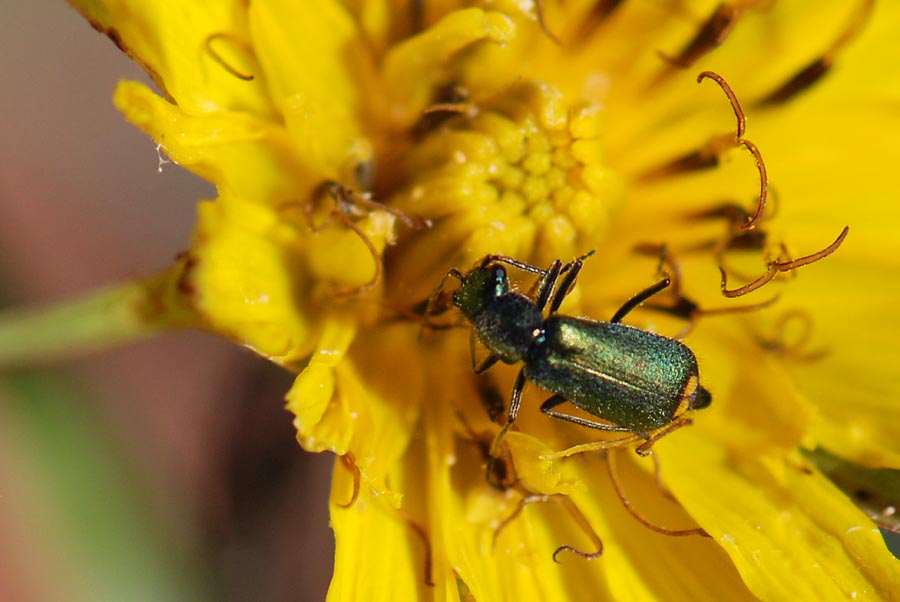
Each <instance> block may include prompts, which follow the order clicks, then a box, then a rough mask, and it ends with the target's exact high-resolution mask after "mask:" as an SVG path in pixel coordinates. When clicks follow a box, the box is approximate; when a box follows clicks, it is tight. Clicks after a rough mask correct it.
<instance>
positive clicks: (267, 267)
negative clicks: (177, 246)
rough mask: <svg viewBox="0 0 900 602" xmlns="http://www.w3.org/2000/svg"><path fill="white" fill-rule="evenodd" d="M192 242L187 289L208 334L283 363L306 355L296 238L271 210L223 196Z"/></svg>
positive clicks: (202, 217)
mask: <svg viewBox="0 0 900 602" xmlns="http://www.w3.org/2000/svg"><path fill="white" fill-rule="evenodd" d="M194 238H195V242H194V245H193V248H192V250H191V251H190V253H189V255H188V257H187V258H186V259H185V273H184V275H183V276H182V282H181V289H182V292H183V293H184V294H186V295H187V296H188V297H189V299H190V303H191V304H192V306H193V307H194V309H195V310H196V311H197V312H198V313H199V314H200V315H201V316H203V317H204V319H205V320H206V322H207V325H208V326H207V327H208V328H210V329H212V330H214V331H215V332H218V333H220V334H223V335H225V336H228V337H230V338H233V339H234V340H236V341H238V342H240V343H243V344H244V345H247V346H248V347H250V348H252V349H254V350H255V351H256V352H257V353H259V354H261V355H264V356H266V357H269V358H270V359H272V360H274V361H277V362H280V363H290V362H292V361H294V360H297V359H299V358H301V357H303V356H305V355H306V354H308V353H309V352H310V350H311V348H312V345H313V344H314V343H315V341H314V340H312V339H311V337H310V325H309V323H308V316H307V315H306V312H305V310H304V308H303V306H302V294H303V292H304V287H303V286H302V285H301V284H300V283H301V282H302V280H301V277H302V270H301V269H299V268H300V267H301V266H302V263H301V258H300V255H298V254H297V252H298V251H299V244H300V243H299V237H298V235H297V232H296V230H295V229H294V228H293V227H291V226H290V225H288V224H285V223H283V222H282V221H281V219H280V216H279V214H278V213H277V212H276V211H274V210H272V209H269V208H267V207H263V206H260V205H256V204H252V203H247V202H244V201H240V200H237V199H235V198H233V197H229V196H222V197H219V199H218V200H217V201H215V202H212V201H205V202H203V203H201V204H200V205H199V207H198V216H197V227H196V230H195V233H194Z"/></svg>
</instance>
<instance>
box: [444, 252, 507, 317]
mask: <svg viewBox="0 0 900 602" xmlns="http://www.w3.org/2000/svg"><path fill="white" fill-rule="evenodd" d="M508 292H509V278H508V277H507V275H506V269H505V268H504V267H503V266H501V265H497V264H491V265H488V266H485V267H477V268H473V269H472V270H470V271H469V273H468V274H466V277H465V278H464V279H463V281H462V284H461V285H460V287H459V288H458V289H457V290H456V292H454V293H453V304H454V305H456V307H458V308H459V311H461V312H462V313H463V315H464V316H466V317H467V318H469V319H472V318H474V317H475V316H477V315H479V314H480V313H481V312H482V311H484V307H485V305H486V304H488V303H489V302H490V301H491V300H492V299H496V298H497V297H499V296H501V295H505V294H506V293H508Z"/></svg>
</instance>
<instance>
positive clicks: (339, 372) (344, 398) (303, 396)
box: [286, 323, 423, 505]
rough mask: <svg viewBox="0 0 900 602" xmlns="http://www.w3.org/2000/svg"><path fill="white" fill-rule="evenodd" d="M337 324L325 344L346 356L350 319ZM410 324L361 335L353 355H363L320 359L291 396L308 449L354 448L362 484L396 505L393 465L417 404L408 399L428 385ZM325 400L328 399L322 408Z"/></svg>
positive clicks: (324, 348) (328, 351)
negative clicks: (414, 352) (390, 479)
mask: <svg viewBox="0 0 900 602" xmlns="http://www.w3.org/2000/svg"><path fill="white" fill-rule="evenodd" d="M332 328H333V330H332V329H331V328H329V332H332V334H330V335H329V336H327V337H325V338H323V342H322V343H321V347H320V351H319V355H323V354H324V356H325V357H326V358H330V359H328V362H329V363H330V362H332V361H335V359H340V357H341V356H342V354H343V349H345V345H346V344H347V343H349V339H348V336H349V334H348V333H347V329H348V328H350V326H349V325H341V324H340V323H338V324H335V325H333V327H332ZM405 330H406V327H398V328H386V329H384V330H380V331H379V333H380V334H379V336H378V337H376V339H375V340H371V339H366V340H359V341H357V342H356V343H355V347H354V350H353V354H352V355H353V356H354V357H355V356H356V354H360V355H359V357H361V358H364V359H363V360H362V361H360V362H358V363H357V362H354V361H353V360H352V358H351V359H345V360H344V361H336V362H335V364H334V367H331V366H330V365H329V366H325V365H324V364H323V363H322V362H319V361H317V362H314V363H313V364H312V365H310V367H308V368H307V369H306V370H304V372H303V373H302V374H301V375H300V377H299V378H298V379H297V381H296V383H295V385H294V387H293V388H292V389H291V391H290V392H288V394H287V398H286V399H287V402H288V408H289V409H291V411H293V412H294V413H295V414H296V415H297V417H298V420H297V422H296V425H297V427H298V430H299V433H298V439H299V441H300V443H301V444H302V445H303V446H304V447H305V448H306V449H308V450H311V451H322V450H330V451H333V452H335V453H337V454H339V455H344V454H347V453H349V454H351V457H352V458H353V461H354V463H355V464H356V467H357V468H358V469H359V471H360V473H361V481H362V485H363V486H364V487H366V488H368V489H371V490H372V492H373V493H375V494H377V495H379V496H387V499H388V500H389V501H390V502H391V503H392V504H394V505H399V503H400V496H399V495H398V494H397V491H398V489H396V485H389V484H388V483H387V481H386V479H387V473H388V471H389V470H390V469H391V467H392V466H393V465H394V463H395V462H396V461H397V460H398V458H400V457H401V456H402V455H403V452H404V450H405V449H406V446H407V444H408V443H409V440H410V438H411V437H412V436H413V425H414V424H415V421H416V419H417V417H418V412H419V407H418V405H417V404H413V403H409V399H411V398H412V399H418V397H417V396H416V393H417V392H420V391H421V389H422V387H423V382H422V374H421V372H420V371H417V367H418V362H417V360H416V359H415V358H414V357H411V356H410V354H409V353H407V349H408V345H409V340H408V336H407V334H408V333H405V332H404V331H405ZM373 346H374V347H377V349H378V351H377V353H376V352H375V351H374V348H373ZM399 391H402V392H403V394H400V393H399ZM323 400H327V401H328V405H327V407H325V408H324V410H323ZM347 497H349V494H346V495H345V497H344V498H342V499H347Z"/></svg>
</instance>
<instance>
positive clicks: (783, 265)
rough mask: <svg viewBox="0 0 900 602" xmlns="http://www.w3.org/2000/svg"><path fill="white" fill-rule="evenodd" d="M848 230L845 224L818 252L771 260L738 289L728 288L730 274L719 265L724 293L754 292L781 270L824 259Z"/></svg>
mask: <svg viewBox="0 0 900 602" xmlns="http://www.w3.org/2000/svg"><path fill="white" fill-rule="evenodd" d="M848 232H850V227H849V226H844V229H843V230H841V233H840V234H839V235H838V237H837V239H835V241H834V242H833V243H831V244H830V245H828V246H827V247H825V248H824V249H822V250H821V251H818V252H816V253H812V254H810V255H804V256H803V257H799V258H797V259H792V260H787V261H779V260H775V261H770V262H769V264H768V266H767V268H766V272H765V273H764V274H763V275H762V276H760V277H759V278H757V279H756V280H753V281H752V282H748V283H747V284H745V285H744V286H741V287H738V288H736V289H729V288H728V275H727V274H726V272H725V268H723V267H722V266H719V272H720V273H721V274H722V283H721V288H722V294H723V295H725V296H726V297H729V298H732V297H740V296H742V295H746V294H748V293H752V292H753V291H755V290H757V289H759V288H762V287H763V286H764V285H766V284H767V283H768V282H769V281H770V280H772V279H773V278H774V277H775V276H776V275H777V274H778V273H780V272H790V271H792V270H796V269H797V268H802V267H803V266H805V265H809V264H811V263H815V262H816V261H819V260H820V259H824V258H826V257H828V256H829V255H831V254H832V253H834V252H835V251H837V249H838V247H840V246H841V243H843V242H844V239H845V238H846V237H847V233H848Z"/></svg>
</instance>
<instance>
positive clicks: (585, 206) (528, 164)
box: [392, 83, 623, 265]
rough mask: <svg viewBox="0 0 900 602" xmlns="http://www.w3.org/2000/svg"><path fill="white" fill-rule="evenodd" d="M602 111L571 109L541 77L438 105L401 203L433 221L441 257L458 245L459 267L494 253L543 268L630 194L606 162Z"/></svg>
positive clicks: (581, 242)
mask: <svg viewBox="0 0 900 602" xmlns="http://www.w3.org/2000/svg"><path fill="white" fill-rule="evenodd" d="M603 116H604V115H603V110H602V108H601V107H600V106H599V105H596V104H581V105H567V104H565V102H564V101H563V99H562V96H561V94H560V93H559V92H558V91H557V90H556V89H555V88H553V87H551V86H548V85H544V84H536V83H528V84H521V85H517V86H515V87H513V88H511V89H510V90H508V91H506V92H505V93H503V94H502V95H500V96H499V97H497V98H495V99H493V100H491V101H490V102H486V103H480V104H477V105H476V104H470V103H467V102H462V103H454V104H440V105H435V106H434V107H433V108H432V109H430V110H429V111H428V112H427V113H426V115H425V117H426V118H427V119H430V121H431V123H430V124H429V125H428V127H427V128H425V131H424V132H422V128H419V131H420V132H422V133H421V137H420V139H419V141H418V143H417V144H415V145H414V146H413V148H412V150H411V152H409V153H408V158H407V160H406V164H405V166H404V167H405V169H404V171H405V173H407V174H409V176H408V182H409V183H408V184H407V186H406V187H404V188H403V190H402V191H401V192H400V193H399V194H398V195H396V196H395V197H394V198H393V199H392V204H393V205H394V206H395V207H398V208H400V209H401V210H404V211H410V212H415V213H422V214H423V215H425V216H426V217H428V218H430V219H432V220H433V221H434V222H435V228H436V229H437V230H438V236H435V235H434V233H431V234H429V235H428V236H429V237H431V238H432V241H433V240H434V239H435V238H437V239H441V240H445V241H447V243H448V244H447V245H446V247H445V248H444V249H441V253H442V256H445V255H443V253H445V252H446V251H449V250H451V249H454V250H455V252H453V253H451V254H450V257H452V258H453V259H454V261H453V263H454V264H455V265H468V264H470V263H471V262H473V261H475V260H476V259H478V258H480V257H481V256H483V255H485V254H487V253H503V254H508V255H510V256H513V257H517V258H520V259H522V260H530V261H532V262H535V263H537V264H543V263H547V262H549V261H552V260H553V259H556V258H558V257H573V256H577V255H578V254H580V253H583V252H584V250H585V248H586V247H587V246H589V245H595V244H596V239H597V236H598V235H602V233H603V232H605V230H606V229H607V227H608V226H609V224H610V222H611V220H612V217H613V214H614V213H615V211H616V209H618V207H619V206H621V204H622V200H623V186H622V183H621V180H620V179H619V177H618V176H617V175H616V174H615V173H614V172H613V171H611V170H610V169H609V168H608V167H607V166H606V165H605V164H604V156H603V148H602V143H603V140H602V135H603V122H602V120H603ZM434 122H437V123H434ZM426 123H427V121H426V120H423V121H422V122H420V125H423V124H426Z"/></svg>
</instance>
